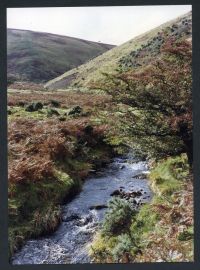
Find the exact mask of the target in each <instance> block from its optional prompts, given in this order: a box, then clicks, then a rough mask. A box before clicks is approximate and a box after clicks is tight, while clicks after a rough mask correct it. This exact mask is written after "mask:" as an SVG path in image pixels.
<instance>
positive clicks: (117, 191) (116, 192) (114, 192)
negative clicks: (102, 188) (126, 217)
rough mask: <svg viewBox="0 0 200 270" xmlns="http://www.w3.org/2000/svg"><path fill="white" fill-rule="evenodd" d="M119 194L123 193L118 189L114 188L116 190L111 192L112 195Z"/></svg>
mask: <svg viewBox="0 0 200 270" xmlns="http://www.w3.org/2000/svg"><path fill="white" fill-rule="evenodd" d="M119 195H121V192H120V191H119V190H118V189H116V190H114V191H113V192H112V193H111V194H110V196H119Z"/></svg>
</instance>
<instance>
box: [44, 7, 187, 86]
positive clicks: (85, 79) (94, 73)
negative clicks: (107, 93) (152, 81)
mask: <svg viewBox="0 0 200 270" xmlns="http://www.w3.org/2000/svg"><path fill="white" fill-rule="evenodd" d="M191 31H192V20H191V12H190V13H187V14H186V15H184V16H181V17H179V18H177V19H175V20H173V21H170V22H167V23H165V24H163V25H161V26H159V27H157V28H155V29H153V30H151V31H149V32H147V33H144V34H142V35H140V36H137V37H136V38H134V39H132V40H130V41H128V42H126V43H124V44H122V45H121V46H118V47H115V48H113V49H112V50H109V51H108V52H106V53H104V54H102V55H100V56H98V57H96V58H94V59H93V60H91V61H89V62H87V63H86V64H83V65H81V66H79V67H77V68H74V69H72V70H70V71H67V72H66V73H64V74H63V75H61V76H59V77H57V78H55V79H53V80H51V81H49V82H48V83H47V84H46V85H45V86H46V87H47V89H51V90H53V89H65V88H67V87H69V86H73V87H74V86H75V87H87V88H88V87H89V88H98V82H102V80H104V79H105V76H103V74H102V73H104V72H106V73H111V74H115V73H119V72H121V71H122V72H124V71H127V70H129V69H133V68H134V69H138V68H141V67H142V66H145V65H147V64H149V62H150V61H152V60H154V59H155V57H157V56H159V54H160V47H161V45H162V44H163V43H164V41H165V40H166V39H167V38H169V37H174V38H175V39H176V40H177V39H179V38H180V39H181V38H191Z"/></svg>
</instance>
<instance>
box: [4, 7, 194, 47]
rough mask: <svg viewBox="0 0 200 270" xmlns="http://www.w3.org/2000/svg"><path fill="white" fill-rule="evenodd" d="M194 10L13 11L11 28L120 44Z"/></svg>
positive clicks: (82, 9) (66, 9)
mask: <svg viewBox="0 0 200 270" xmlns="http://www.w3.org/2000/svg"><path fill="white" fill-rule="evenodd" d="M191 9H192V6H191V5H168V6H121V7H119V6H118V7H61V8H59V7H52V8H9V9H7V27H8V28H16V29H26V30H33V31H40V32H48V33H54V34H59V35H65V36H71V37H77V38H83V39H86V40H92V41H97V42H98V41H101V42H103V43H109V44H116V45H119V44H122V43H124V42H126V41H128V40H129V39H132V38H133V37H135V36H137V35H139V34H142V33H144V32H146V31H148V30H150V29H152V28H154V27H156V26H159V25H160V24H162V23H164V22H166V21H168V20H171V19H174V18H176V17H178V16H180V15H182V14H184V13H186V12H188V11H190V10H191Z"/></svg>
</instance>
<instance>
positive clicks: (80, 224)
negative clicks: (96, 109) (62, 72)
mask: <svg viewBox="0 0 200 270" xmlns="http://www.w3.org/2000/svg"><path fill="white" fill-rule="evenodd" d="M144 173H148V167H147V163H146V162H137V161H135V160H134V159H133V158H132V156H131V155H130V156H129V155H128V156H126V157H124V158H114V159H113V161H112V163H110V164H109V165H108V166H107V167H106V168H104V169H102V170H101V171H99V172H98V173H95V174H93V175H92V176H90V177H89V178H88V179H87V180H86V181H85V182H84V184H83V187H82V190H81V192H80V193H79V194H78V195H77V196H76V197H75V198H74V199H73V200H72V201H71V202H69V203H67V204H66V205H63V206H62V222H61V224H60V226H59V227H58V229H57V230H56V231H55V232H54V233H53V234H52V235H50V236H45V237H41V238H38V239H32V240H29V241H27V242H26V244H25V245H24V246H23V248H22V249H21V250H19V251H18V252H16V253H15V254H14V256H13V257H12V264H68V263H72V264H73V263H91V258H90V257H89V254H88V249H89V246H90V245H91V242H92V240H93V238H94V235H95V233H96V232H97V231H98V230H99V229H100V226H101V222H102V221H103V218H104V215H105V212H106V205H107V203H108V201H109V200H110V199H111V198H112V197H111V194H112V193H114V192H116V190H122V191H123V192H138V191H139V192H140V193H141V195H140V196H138V197H136V198H135V200H136V201H137V204H141V203H148V202H149V201H150V200H151V198H152V192H151V190H150V187H149V185H148V180H147V179H145V178H146V177H144V176H142V177H138V175H142V174H144Z"/></svg>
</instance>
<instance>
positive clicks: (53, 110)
mask: <svg viewBox="0 0 200 270" xmlns="http://www.w3.org/2000/svg"><path fill="white" fill-rule="evenodd" d="M53 115H56V116H59V115H60V114H59V112H58V111H57V110H56V109H52V108H50V109H48V110H47V117H51V116H53Z"/></svg>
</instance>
